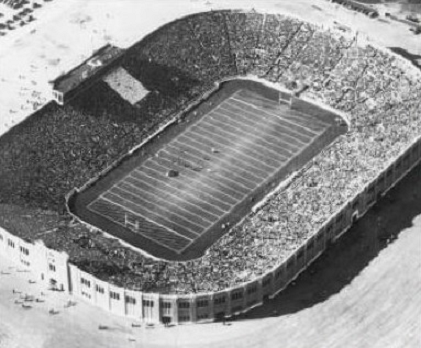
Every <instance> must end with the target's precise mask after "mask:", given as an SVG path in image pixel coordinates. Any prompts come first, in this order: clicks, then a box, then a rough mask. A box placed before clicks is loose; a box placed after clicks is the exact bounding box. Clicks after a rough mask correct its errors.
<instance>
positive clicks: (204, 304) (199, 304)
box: [197, 300, 209, 307]
mask: <svg viewBox="0 0 421 348" xmlns="http://www.w3.org/2000/svg"><path fill="white" fill-rule="evenodd" d="M207 306H209V301H208V300H199V301H197V307H207Z"/></svg>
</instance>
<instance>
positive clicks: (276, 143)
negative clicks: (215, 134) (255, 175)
mask: <svg viewBox="0 0 421 348" xmlns="http://www.w3.org/2000/svg"><path fill="white" fill-rule="evenodd" d="M210 116H211V119H212V120H215V119H220V118H222V119H223V121H224V122H230V123H234V124H235V125H236V127H239V128H246V129H247V130H248V131H250V130H251V132H253V133H255V134H259V135H260V139H261V141H264V142H265V143H266V144H268V145H267V146H268V147H270V148H271V149H272V148H274V149H278V150H281V151H282V150H283V151H296V150H297V148H300V147H301V146H299V145H297V144H291V143H290V142H288V141H286V140H285V139H282V138H280V137H277V136H276V134H274V133H273V130H274V128H272V127H271V126H270V125H269V124H267V125H266V124H263V122H261V121H262V120H260V122H259V120H250V119H247V122H245V120H244V119H241V120H240V119H239V118H238V117H236V116H237V114H236V113H233V112H230V111H227V110H223V109H220V110H216V111H213V112H212V113H211V114H210ZM268 128H269V130H268ZM276 128H280V127H276ZM275 131H276V130H275Z"/></svg>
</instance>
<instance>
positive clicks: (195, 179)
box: [154, 162, 244, 205]
mask: <svg viewBox="0 0 421 348" xmlns="http://www.w3.org/2000/svg"><path fill="white" fill-rule="evenodd" d="M154 163H155V164H156V165H157V166H159V167H164V166H163V165H162V164H161V163H159V162H154ZM186 169H187V170H189V168H186ZM189 172H191V173H194V174H196V173H197V172H195V171H193V170H190V171H189ZM204 178H207V177H206V176H204ZM189 179H190V180H192V181H196V182H198V183H199V184H201V185H203V186H206V187H207V188H208V189H209V190H210V191H211V192H217V193H221V194H222V195H223V196H225V197H227V198H228V199H232V200H234V202H233V203H232V204H235V203H236V201H237V200H238V199H236V198H234V197H232V196H231V195H229V194H227V193H225V192H223V191H221V190H220V189H216V187H213V185H212V184H211V183H208V182H204V181H202V180H198V178H194V177H189ZM210 195H211V196H212V197H214V195H213V194H210ZM239 196H242V197H244V194H240V193H239ZM232 204H229V205H232Z"/></svg>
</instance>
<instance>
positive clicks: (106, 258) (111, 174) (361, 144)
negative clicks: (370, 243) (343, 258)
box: [0, 10, 421, 324]
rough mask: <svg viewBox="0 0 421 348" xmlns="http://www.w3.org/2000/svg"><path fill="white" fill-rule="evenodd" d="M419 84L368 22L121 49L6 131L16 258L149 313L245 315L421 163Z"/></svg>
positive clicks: (0, 239) (175, 318) (3, 207)
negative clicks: (365, 35) (373, 36)
mask: <svg viewBox="0 0 421 348" xmlns="http://www.w3.org/2000/svg"><path fill="white" fill-rule="evenodd" d="M420 81H421V79H420V71H419V70H418V69H416V68H415V67H414V66H413V65H412V64H411V63H410V62H409V61H406V60H405V59H403V58H402V57H400V56H398V55H395V54H394V53H392V52H391V51H389V50H387V49H384V48H382V47H378V46H376V45H374V44H373V43H370V42H368V41H367V42H366V41H365V40H364V39H362V38H360V37H358V34H357V33H353V32H348V33H345V32H343V31H338V30H337V29H336V28H334V27H327V26H320V25H316V24H314V23H308V22H304V21H302V20H301V19H298V18H293V17H288V16H285V15H281V14H273V13H260V12H256V11H242V10H220V11H219V10H218V11H211V12H205V13H198V14H193V15H189V16H186V17H183V18H180V19H178V20H176V21H173V22H171V23H168V24H166V25H164V26H162V27H161V28H159V29H158V30H156V31H154V32H152V33H150V34H149V35H148V36H146V37H144V38H141V40H140V41H139V42H137V43H136V44H135V45H133V46H132V47H130V48H128V49H121V48H118V47H115V46H112V45H107V46H105V47H103V48H102V49H100V50H98V51H97V52H95V53H94V55H93V56H92V57H91V58H89V59H88V60H86V61H84V62H82V63H81V64H80V65H79V66H77V67H75V68H74V69H73V70H71V71H69V72H67V73H66V74H64V75H63V76H60V77H59V78H57V79H56V80H55V81H52V95H53V97H54V99H55V102H51V103H49V104H47V105H46V106H45V107H43V108H42V109H41V110H39V111H37V112H35V113H34V114H33V115H31V117H29V118H27V119H26V120H24V121H23V122H21V123H20V124H18V125H17V126H15V127H13V128H12V129H11V130H10V131H9V132H8V133H6V134H4V135H3V136H2V137H1V138H0V193H1V194H0V196H1V198H0V226H1V227H2V228H1V229H0V252H2V253H3V254H5V255H8V256H9V257H10V258H12V259H14V260H15V261H16V262H18V263H19V264H21V265H22V266H24V267H27V268H30V269H32V270H34V271H35V272H36V274H38V275H39V279H40V280H42V281H44V282H45V283H46V285H47V286H49V287H52V288H56V289H58V290H62V291H66V292H69V293H72V294H74V295H75V296H78V297H80V298H83V299H85V300H86V301H87V302H90V303H92V304H94V305H97V306H99V307H101V308H103V309H105V310H107V311H111V312H113V313H115V314H119V315H124V316H129V317H133V318H137V319H140V320H142V321H144V322H146V323H164V324H168V323H171V324H182V323H196V322H206V321H212V320H215V319H222V318H226V317H231V316H234V315H237V314H240V313H244V312H246V311H248V310H250V309H251V308H253V307H255V306H258V305H260V304H262V303H263V301H265V300H266V299H267V298H271V297H274V296H275V295H276V294H277V293H279V292H280V291H281V290H283V289H284V288H285V287H286V286H287V285H288V284H289V283H291V282H292V281H293V280H294V279H295V278H297V276H298V275H299V274H300V272H302V271H303V270H305V269H306V268H307V267H308V265H309V264H310V263H311V262H313V261H314V260H315V259H316V258H317V257H318V256H320V255H321V254H322V253H323V251H324V250H325V249H326V248H327V247H328V246H329V245H330V244H331V243H334V242H335V240H337V239H338V238H339V237H340V236H341V235H342V234H343V233H344V232H346V231H347V230H348V229H349V228H350V226H351V225H352V224H353V223H354V222H355V221H356V220H358V219H359V218H360V217H361V216H363V215H364V214H365V213H366V212H367V211H368V210H369V209H370V208H371V207H372V206H373V205H374V204H375V203H376V201H377V200H379V199H380V197H382V196H383V195H384V194H385V193H386V192H387V191H388V190H390V189H391V188H392V187H393V186H394V185H395V184H396V183H397V182H398V181H399V180H400V179H401V178H403V177H404V176H405V175H406V174H407V173H408V172H409V171H410V170H411V169H412V168H413V167H414V166H416V165H417V164H418V163H419V162H420V160H421V140H420V137H421V117H420V114H419V112H420V110H421V82H420Z"/></svg>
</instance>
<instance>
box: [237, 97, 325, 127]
mask: <svg viewBox="0 0 421 348" xmlns="http://www.w3.org/2000/svg"><path fill="white" fill-rule="evenodd" d="M230 101H233V103H229V105H231V106H236V104H235V103H236V102H237V103H242V104H245V105H247V106H249V107H251V106H252V105H253V104H250V103H247V102H245V101H242V100H238V99H235V98H231V99H230ZM238 108H240V109H241V107H238ZM253 109H255V110H259V111H260V112H261V113H264V114H267V115H270V116H275V117H277V118H279V119H280V120H282V121H284V122H287V123H289V124H291V125H293V126H296V127H299V128H302V129H303V130H304V131H307V132H309V133H311V134H314V135H317V134H319V133H320V132H319V131H313V130H312V129H310V128H309V127H307V126H304V125H300V124H298V123H295V122H292V121H291V120H287V119H286V118H284V117H282V116H280V115H277V114H274V113H272V112H269V111H266V110H262V109H259V108H256V107H254V108H253ZM242 110H243V109H242Z"/></svg>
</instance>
